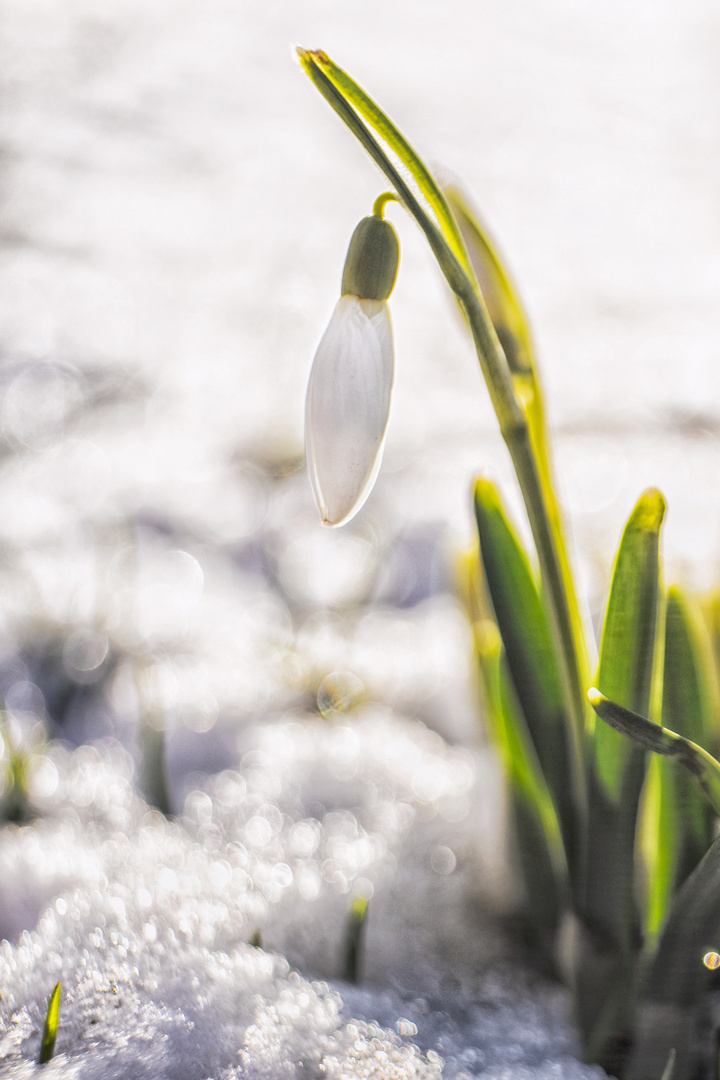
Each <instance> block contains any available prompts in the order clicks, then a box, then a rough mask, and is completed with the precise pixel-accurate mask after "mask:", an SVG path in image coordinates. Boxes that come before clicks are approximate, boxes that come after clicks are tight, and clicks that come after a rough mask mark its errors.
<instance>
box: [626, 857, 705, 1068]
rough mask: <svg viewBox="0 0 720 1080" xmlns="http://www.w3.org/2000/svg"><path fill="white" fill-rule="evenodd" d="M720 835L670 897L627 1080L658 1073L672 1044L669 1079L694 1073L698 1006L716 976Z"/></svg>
mask: <svg viewBox="0 0 720 1080" xmlns="http://www.w3.org/2000/svg"><path fill="white" fill-rule="evenodd" d="M718 896H720V839H717V840H715V841H714V843H713V844H712V846H711V847H710V849H709V851H708V852H707V854H706V855H705V857H704V858H703V860H702V861H701V863H700V865H699V866H698V867H697V868H696V869H695V870H694V871H693V873H692V874H691V875H690V877H689V878H688V879H687V881H686V882H685V884H684V885H683V886H682V888H681V889H680V890H679V892H678V893H677V895H676V897H675V900H674V901H673V904H672V907H671V909H670V913H669V915H668V918H667V922H666V924H665V928H664V930H663V932H662V934H661V935H660V939H659V943H658V948H657V951H656V953H655V957H654V959H653V962H652V964H651V966H650V968H649V969H648V972H647V975H646V978H645V980H644V993H643V1002H642V1007H641V1010H640V1022H639V1025H638V1034H637V1039H636V1043H635V1048H634V1051H633V1056H632V1058H631V1061H630V1064H629V1068H628V1078H629V1080H645V1078H646V1077H652V1076H657V1075H658V1074H659V1072H660V1070H661V1069H662V1068H663V1065H664V1063H665V1061H666V1060H667V1058H668V1055H669V1052H670V1050H671V1049H675V1050H676V1053H677V1057H676V1062H675V1070H674V1073H673V1077H674V1080H686V1078H688V1077H689V1076H691V1075H697V1072H696V1068H697V1065H698V1061H697V1057H698V1056H699V1053H702V1049H703V1048H702V1045H701V1043H700V1040H699V1031H698V1016H697V1009H698V1005H699V1003H700V1001H701V999H702V998H703V996H704V995H705V993H706V992H707V991H708V990H709V988H710V986H711V985H712V984H713V981H714V980H715V979H716V976H714V975H713V972H714V968H715V966H716V963H717V960H716V954H717V952H718V941H719V940H720V906H718Z"/></svg>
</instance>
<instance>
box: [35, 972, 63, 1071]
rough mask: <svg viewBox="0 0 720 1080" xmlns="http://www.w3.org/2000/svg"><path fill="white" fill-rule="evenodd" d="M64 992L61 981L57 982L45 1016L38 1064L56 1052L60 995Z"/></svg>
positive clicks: (42, 1063)
mask: <svg viewBox="0 0 720 1080" xmlns="http://www.w3.org/2000/svg"><path fill="white" fill-rule="evenodd" d="M61 994H62V988H61V985H60V983H58V984H57V986H56V987H55V989H54V990H53V992H52V994H51V995H50V1000H49V1002H48V1010H47V1016H46V1017H45V1027H44V1029H43V1035H42V1042H41V1043H40V1056H39V1057H38V1065H45V1064H47V1062H48V1061H50V1059H51V1058H52V1056H53V1054H54V1053H55V1040H56V1039H57V1033H58V1024H59V1022H60V997H61Z"/></svg>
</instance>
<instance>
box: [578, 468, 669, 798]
mask: <svg viewBox="0 0 720 1080" xmlns="http://www.w3.org/2000/svg"><path fill="white" fill-rule="evenodd" d="M664 516H665V500H664V498H663V497H662V495H661V494H660V492H659V491H657V489H655V488H651V489H649V490H648V491H646V492H645V493H644V494H643V495H641V497H640V499H639V500H638V502H637V504H636V506H635V509H634V510H633V512H632V514H631V515H630V518H629V520H628V523H627V525H626V526H625V531H624V533H623V537H622V540H621V542H620V548H619V550H618V554H617V557H616V560H615V567H614V570H613V576H612V583H611V586H610V597H609V600H608V606H607V612H606V615H605V625H604V628H603V636H602V645H601V649H600V663H599V667H598V673H597V684H598V686H600V687H601V689H602V692H603V693H604V694H606V695H607V696H608V697H609V698H612V700H614V701H618V702H621V703H622V704H623V705H625V707H626V708H629V709H633V710H635V711H636V712H640V713H647V712H649V709H650V702H651V694H652V684H653V675H654V672H655V661H656V635H657V628H658V616H659V607H660V552H659V537H660V528H661V525H662V522H663V518H664ZM629 750H630V747H629V744H628V743H627V742H625V741H624V740H623V739H621V738H619V736H618V735H617V734H616V733H615V732H613V731H612V730H610V729H609V728H607V727H605V726H604V725H600V726H596V728H595V733H594V738H593V765H594V768H595V772H596V775H597V776H598V778H599V780H600V783H601V785H602V788H603V790H604V792H605V794H606V796H607V797H608V798H610V799H611V800H612V801H613V802H615V803H617V802H618V801H619V799H620V797H621V793H622V787H623V780H624V774H625V768H626V764H627V759H628V755H629Z"/></svg>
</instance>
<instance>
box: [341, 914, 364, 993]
mask: <svg viewBox="0 0 720 1080" xmlns="http://www.w3.org/2000/svg"><path fill="white" fill-rule="evenodd" d="M369 905H370V901H369V900H368V899H367V897H365V896H358V897H356V898H355V899H354V900H353V902H352V903H351V905H350V910H349V911H348V917H347V923H346V926H345V944H344V948H343V967H342V977H343V979H345V981H346V982H350V983H357V982H360V977H361V969H362V951H363V941H364V938H365V924H366V921H367V916H368V908H369Z"/></svg>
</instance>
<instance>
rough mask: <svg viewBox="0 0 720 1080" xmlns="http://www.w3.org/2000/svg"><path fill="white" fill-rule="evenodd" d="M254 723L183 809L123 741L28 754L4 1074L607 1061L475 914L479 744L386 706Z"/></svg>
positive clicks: (483, 870)
mask: <svg viewBox="0 0 720 1080" xmlns="http://www.w3.org/2000/svg"><path fill="white" fill-rule="evenodd" d="M247 740H248V743H247V745H248V749H247V751H246V753H245V755H244V757H243V760H242V763H241V767H240V769H239V771H238V772H229V771H226V772H223V773H221V774H219V775H218V776H216V777H215V779H214V780H213V781H212V782H210V783H209V784H208V786H207V789H206V790H205V791H197V790H196V791H193V792H191V793H190V794H189V795H188V797H187V799H186V802H185V809H184V813H183V815H182V816H181V817H180V818H179V819H178V820H177V821H174V822H168V821H167V820H166V819H164V818H163V817H162V816H161V815H160V814H159V813H157V812H156V811H151V810H150V809H149V808H148V806H147V805H146V804H145V803H143V802H142V801H141V800H139V799H138V798H137V797H136V796H134V795H133V794H132V788H131V784H130V774H129V762H128V759H127V755H125V754H124V752H123V751H121V750H120V749H119V748H118V747H116V748H115V749H114V751H101V750H97V749H90V748H88V747H85V748H81V749H80V750H77V751H75V752H74V753H68V752H66V751H63V750H60V749H57V748H55V749H52V750H50V751H49V752H48V754H47V756H45V757H44V758H43V759H42V761H41V762H40V763H39V764H38V766H37V769H36V773H35V777H34V781H33V788H34V791H35V796H34V798H35V805H36V808H37V810H38V812H39V813H40V815H41V816H40V817H39V818H37V819H36V820H35V821H34V822H32V823H30V824H27V825H25V826H23V827H21V828H15V827H8V828H5V829H4V830H3V832H2V833H1V834H0V882H1V883H2V885H1V886H0V930H1V931H2V932H5V933H8V934H10V935H11V936H12V937H14V936H15V935H16V934H17V932H18V930H19V928H20V926H22V925H23V922H22V920H23V919H27V918H28V914H29V912H32V913H38V912H39V919H38V922H37V927H34V926H32V927H31V926H27V925H26V929H25V930H24V931H23V932H22V933H21V934H20V936H19V940H18V941H17V944H14V945H13V944H10V943H9V942H5V943H4V944H3V945H2V947H1V948H0V990H1V993H2V999H1V1000H0V1017H1V1020H0V1063H1V1064H0V1075H2V1076H7V1077H13V1078H19V1077H25V1076H33V1075H41V1074H42V1075H43V1076H45V1077H58V1078H59V1077H63V1078H70V1077H78V1078H81V1077H82V1078H88V1080H89V1078H95V1077H97V1078H98V1080H100V1078H103V1080H108V1078H120V1077H128V1078H129V1077H133V1078H134V1080H135V1078H136V1080H144V1078H145V1077H147V1078H148V1080H149V1078H155V1080H158V1078H160V1077H167V1078H168V1080H170V1078H172V1080H185V1078H187V1080H190V1078H200V1077H212V1078H215V1080H221V1078H228V1080H229V1078H230V1077H240V1076H244V1077H259V1078H267V1080H282V1078H284V1077H287V1078H294V1077H311V1076H319V1075H325V1076H328V1077H330V1078H333V1077H337V1078H340V1077H349V1076H352V1077H361V1078H362V1077H366V1078H368V1080H370V1078H373V1080H394V1078H398V1080H400V1078H407V1080H412V1078H418V1080H435V1078H437V1080H439V1078H440V1077H441V1076H442V1075H444V1076H445V1077H447V1078H448V1080H450V1078H453V1080H454V1078H460V1077H465V1076H488V1077H489V1076H493V1077H498V1076H508V1077H510V1076H513V1077H523V1078H524V1077H527V1078H530V1077H534V1078H535V1077H536V1078H538V1080H541V1078H543V1077H547V1078H548V1080H549V1078H551V1077H554V1078H557V1077H559V1076H562V1077H567V1078H568V1080H569V1078H571V1077H578V1078H579V1077H582V1076H587V1077H589V1076H592V1075H597V1073H598V1071H599V1070H597V1069H591V1068H587V1067H583V1066H580V1065H579V1064H578V1063H577V1062H576V1061H575V1060H574V1059H573V1056H572V1052H573V1050H574V1049H575V1046H574V1042H573V1039H572V1037H571V1035H570V1033H569V1030H568V1024H567V1000H566V997H565V995H563V993H562V992H561V991H559V990H557V989H551V988H549V987H547V986H545V985H542V984H540V983H538V982H535V981H533V980H531V979H529V978H528V977H527V976H526V975H523V973H522V969H521V968H518V967H515V966H513V965H510V964H507V963H506V964H501V963H499V962H498V942H497V929H496V928H495V929H493V927H492V924H491V923H490V922H488V921H487V916H486V917H485V919H484V920H483V917H482V916H479V915H478V907H479V906H480V905H479V900H480V897H481V894H482V888H481V887H480V888H479V887H478V883H480V882H482V880H483V875H485V876H487V875H488V874H489V873H492V871H491V870H490V867H491V865H492V864H493V862H494V861H496V860H495V859H494V856H495V853H494V852H493V851H492V850H491V847H492V844H493V842H494V841H493V840H492V839H491V837H492V835H493V833H492V831H491V830H490V829H489V828H488V827H487V826H488V825H489V822H488V821H487V820H484V819H486V818H487V813H488V810H487V808H488V807H490V806H492V804H493V803H494V802H495V800H496V798H497V792H496V791H493V788H496V786H497V777H496V773H495V770H494V767H493V765H492V763H491V762H489V761H488V759H487V758H486V757H484V756H481V755H471V754H469V753H468V752H467V751H465V750H454V749H450V748H448V747H447V746H446V745H445V744H444V743H443V741H442V740H441V739H440V738H439V736H437V735H435V734H433V733H431V732H428V731H427V730H426V729H424V728H422V727H421V726H419V725H418V724H416V723H412V722H409V721H406V720H400V719H398V718H397V717H394V716H393V715H392V714H390V713H388V712H381V711H379V710H367V711H365V712H364V713H362V714H360V715H358V716H357V717H356V719H355V720H354V722H352V723H340V724H328V723H326V722H324V721H322V720H318V719H316V718H314V719H308V718H304V719H303V718H298V719H296V720H295V721H294V722H286V723H283V724H280V725H276V726H268V727H264V728H258V729H255V730H253V731H251V732H249V733H248V735H247ZM483 807H485V808H486V809H485V811H483ZM358 889H359V890H360V891H361V892H363V893H364V894H365V895H369V894H371V893H372V899H371V903H370V915H369V925H368V934H367V957H366V964H365V966H366V971H367V977H366V984H365V985H363V986H360V987H357V986H348V985H347V984H344V983H342V982H341V981H339V980H338V978H337V969H338V965H339V962H340V961H339V957H340V954H341V951H342V940H343V927H344V923H345V917H346V912H347V907H348V902H349V898H350V896H352V895H353V892H357V890H358ZM486 889H487V887H486ZM485 902H486V903H487V895H486V896H485ZM439 912H440V917H438V913H439ZM255 930H260V931H261V932H262V935H263V942H264V946H265V950H267V951H265V950H262V949H258V948H254V947H253V946H252V945H250V944H248V940H249V938H250V936H251V934H252V933H253V931H255ZM58 979H61V980H62V984H63V1002H62V1007H61V1014H60V1029H59V1036H58V1043H57V1048H56V1057H55V1059H54V1060H53V1062H52V1063H51V1064H50V1065H48V1066H45V1067H43V1068H42V1069H41V1068H40V1067H39V1066H35V1065H34V1064H33V1062H34V1060H35V1059H36V1057H37V1053H38V1046H39V1039H40V1031H41V1029H42V1023H43V1020H44V1008H45V1006H46V1000H47V996H48V995H49V992H50V990H51V989H52V986H53V985H54V983H55V981H56V980H58Z"/></svg>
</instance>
